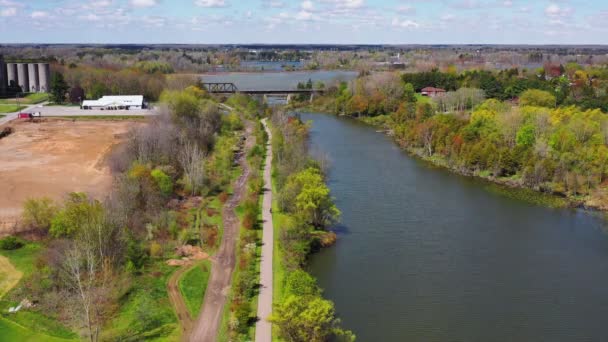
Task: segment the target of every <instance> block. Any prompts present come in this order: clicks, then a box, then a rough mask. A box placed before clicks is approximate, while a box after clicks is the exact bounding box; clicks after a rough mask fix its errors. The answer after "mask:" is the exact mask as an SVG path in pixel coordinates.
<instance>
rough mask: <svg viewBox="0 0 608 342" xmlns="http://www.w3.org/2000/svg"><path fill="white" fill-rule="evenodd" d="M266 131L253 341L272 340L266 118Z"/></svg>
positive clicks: (269, 150)
mask: <svg viewBox="0 0 608 342" xmlns="http://www.w3.org/2000/svg"><path fill="white" fill-rule="evenodd" d="M262 123H263V124H264V128H265V129H266V133H268V142H269V143H268V144H267V145H266V146H267V150H266V151H267V152H266V162H265V164H264V198H263V200H262V221H263V237H262V256H261V265H260V296H259V299H258V314H257V316H258V321H257V323H256V326H255V341H256V342H270V341H272V324H271V323H270V322H268V316H270V314H271V313H272V253H273V247H274V227H273V224H272V213H271V212H270V209H271V208H272V179H271V167H272V144H270V141H271V139H272V133H271V132H270V130H269V129H268V126H267V124H266V119H264V120H262Z"/></svg>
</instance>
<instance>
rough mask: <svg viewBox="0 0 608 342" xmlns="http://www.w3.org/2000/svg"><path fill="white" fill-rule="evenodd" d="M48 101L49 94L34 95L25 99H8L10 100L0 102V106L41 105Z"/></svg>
mask: <svg viewBox="0 0 608 342" xmlns="http://www.w3.org/2000/svg"><path fill="white" fill-rule="evenodd" d="M48 100H49V94H46V93H34V94H29V95H27V96H25V97H20V98H19V99H15V98H10V99H2V100H0V104H13V105H15V104H17V103H19V104H22V105H32V104H37V103H41V102H44V101H48Z"/></svg>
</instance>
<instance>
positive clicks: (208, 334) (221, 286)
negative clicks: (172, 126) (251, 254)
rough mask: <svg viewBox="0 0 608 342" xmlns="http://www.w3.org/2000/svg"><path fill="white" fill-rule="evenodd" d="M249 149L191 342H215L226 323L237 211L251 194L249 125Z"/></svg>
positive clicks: (252, 139)
mask: <svg viewBox="0 0 608 342" xmlns="http://www.w3.org/2000/svg"><path fill="white" fill-rule="evenodd" d="M245 125H246V128H245V132H246V133H245V136H246V137H247V139H246V140H245V145H244V149H243V152H242V153H241V155H240V156H239V164H240V165H241V168H242V170H243V174H242V175H241V176H240V177H239V179H238V180H237V181H236V183H235V184H234V192H233V194H232V196H231V197H230V199H229V200H228V202H226V204H225V205H224V208H223V215H222V217H223V221H224V235H223V238H222V244H221V245H220V249H219V250H218V252H217V253H216V254H215V255H214V256H213V257H212V258H211V276H210V278H209V283H208V284H207V290H206V291H205V299H204V300H203V307H202V309H201V314H200V316H199V317H198V319H197V320H196V322H195V323H194V326H193V328H192V334H191V335H190V341H195V342H211V341H215V340H216V338H217V334H218V331H219V327H220V322H221V320H222V312H223V310H224V305H225V304H226V297H227V296H228V294H229V292H230V283H231V281H232V272H233V271H234V265H235V262H236V247H237V246H236V241H237V238H238V234H239V226H240V222H239V218H238V217H237V216H236V213H235V212H234V209H235V208H236V207H237V206H238V205H239V203H240V202H241V199H242V198H243V196H244V195H245V193H246V192H247V180H248V179H249V174H250V172H251V170H250V169H249V165H248V164H247V160H246V158H245V157H246V155H247V152H248V151H249V150H250V149H251V148H252V147H253V146H254V145H255V136H253V134H252V132H253V126H252V124H251V122H249V121H246V124H245Z"/></svg>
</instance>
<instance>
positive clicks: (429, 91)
mask: <svg viewBox="0 0 608 342" xmlns="http://www.w3.org/2000/svg"><path fill="white" fill-rule="evenodd" d="M444 94H445V89H441V88H434V87H426V88H423V89H422V90H421V91H420V95H422V96H428V97H436V96H442V95H444Z"/></svg>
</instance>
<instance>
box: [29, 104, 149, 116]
mask: <svg viewBox="0 0 608 342" xmlns="http://www.w3.org/2000/svg"><path fill="white" fill-rule="evenodd" d="M35 112H40V113H41V114H42V116H46V117H52V116H100V115H103V116H142V115H143V116H147V115H156V114H157V110H156V109H136V110H98V109H88V110H84V109H80V107H75V106H36V107H30V108H28V109H26V110H24V111H23V113H35Z"/></svg>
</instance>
